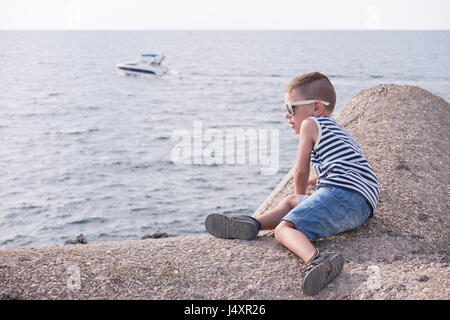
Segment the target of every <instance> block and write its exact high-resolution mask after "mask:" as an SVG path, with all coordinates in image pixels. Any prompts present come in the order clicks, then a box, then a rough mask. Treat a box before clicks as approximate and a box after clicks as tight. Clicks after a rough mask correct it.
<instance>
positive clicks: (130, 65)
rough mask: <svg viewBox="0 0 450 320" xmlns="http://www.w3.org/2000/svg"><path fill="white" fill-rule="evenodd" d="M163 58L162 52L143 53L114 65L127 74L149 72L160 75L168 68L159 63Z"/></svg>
mask: <svg viewBox="0 0 450 320" xmlns="http://www.w3.org/2000/svg"><path fill="white" fill-rule="evenodd" d="M164 58H165V56H164V54H154V53H145V54H142V55H141V58H140V59H138V60H136V61H133V62H122V63H118V64H116V67H117V68H119V69H120V70H122V71H123V72H125V73H126V74H127V75H143V74H144V75H146V74H147V75H148V74H151V75H157V76H162V75H164V74H166V73H167V72H168V69H167V68H166V67H164V66H162V65H161V62H162V61H163V60H164Z"/></svg>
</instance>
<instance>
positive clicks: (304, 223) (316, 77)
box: [205, 72, 380, 295]
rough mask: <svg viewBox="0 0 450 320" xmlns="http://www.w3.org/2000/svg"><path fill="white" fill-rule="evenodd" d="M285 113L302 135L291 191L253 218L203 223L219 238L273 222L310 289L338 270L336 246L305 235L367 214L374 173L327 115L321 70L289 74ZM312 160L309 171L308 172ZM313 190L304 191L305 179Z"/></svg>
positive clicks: (331, 95) (329, 98) (330, 95)
mask: <svg viewBox="0 0 450 320" xmlns="http://www.w3.org/2000/svg"><path fill="white" fill-rule="evenodd" d="M285 102H286V111H287V113H286V114H285V118H286V119H287V120H288V121H289V123H290V124H291V127H292V129H293V130H294V132H295V133H296V134H298V135H299V136H300V142H299V145H298V151H297V160H296V164H295V171H294V185H295V193H294V194H292V195H290V196H287V197H286V198H284V199H283V201H281V203H280V204H279V205H278V206H277V207H276V208H274V209H273V210H271V211H269V212H267V213H265V214H263V215H260V216H258V217H256V218H253V217H251V216H237V217H227V216H224V215H221V214H210V215H209V216H208V217H207V218H206V221H205V226H206V230H207V231H208V232H209V233H210V234H212V235H214V236H216V237H220V238H226V239H230V238H231V239H248V240H249V239H253V238H255V237H256V235H257V234H258V232H259V230H271V229H275V239H276V240H277V241H278V242H279V243H281V244H282V245H284V246H285V247H287V248H288V249H289V250H291V251H292V252H294V253H295V254H296V255H297V256H299V257H300V258H301V259H302V260H303V261H304V262H305V263H306V264H307V267H306V270H305V273H304V278H303V293H304V294H306V295H315V294H316V293H318V292H319V291H320V290H321V289H322V288H323V287H325V286H326V285H327V284H328V283H329V282H330V281H331V280H332V279H334V278H335V277H336V276H337V275H338V274H339V273H340V271H341V270H342V267H343V265H344V258H343V257H342V255H341V254H340V253H326V254H322V253H319V250H317V249H316V248H315V247H314V246H313V245H312V243H311V242H310V240H316V239H319V238H325V237H328V236H331V235H334V234H337V233H341V232H343V231H346V230H351V229H354V228H356V227H358V226H359V225H361V224H362V223H364V221H365V220H366V219H367V218H369V217H371V216H372V215H373V212H374V211H375V208H376V203H377V201H378V196H379V192H380V190H379V186H378V180H377V177H376V176H375V173H374V172H373V170H372V168H371V166H370V165H369V163H368V162H367V160H366V159H365V158H364V156H363V155H362V152H361V149H360V146H359V145H358V143H357V142H356V141H355V140H354V139H353V138H352V137H351V136H350V134H349V133H348V132H347V131H346V130H345V129H344V128H343V127H342V126H341V125H340V124H338V123H337V122H336V120H334V119H333V118H332V117H331V114H332V113H333V109H334V105H335V103H336V93H335V91H334V88H333V85H332V84H331V82H330V80H329V79H328V78H327V77H326V76H325V75H323V74H321V73H319V72H312V73H308V74H304V75H302V76H300V77H297V78H295V79H293V80H292V81H291V82H290V83H289V85H288V86H287V88H286V92H285ZM310 164H311V165H312V167H313V168H314V171H315V174H313V173H311V175H310V172H309V171H310ZM309 184H311V185H314V184H316V191H315V192H314V193H312V195H310V196H307V195H306V187H307V185H309Z"/></svg>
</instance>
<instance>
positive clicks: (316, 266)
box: [303, 253, 344, 296]
mask: <svg viewBox="0 0 450 320" xmlns="http://www.w3.org/2000/svg"><path fill="white" fill-rule="evenodd" d="M343 266H344V257H343V256H342V254H340V253H323V254H318V255H317V256H316V257H313V258H312V259H311V260H310V261H309V262H308V264H307V266H306V270H305V272H304V277H303V294H305V295H308V296H313V295H315V294H317V293H318V292H319V291H320V290H322V288H323V287H325V286H326V285H327V284H328V283H329V282H330V281H331V280H333V279H334V278H335V277H336V276H337V275H338V274H339V273H340V272H341V270H342V267H343Z"/></svg>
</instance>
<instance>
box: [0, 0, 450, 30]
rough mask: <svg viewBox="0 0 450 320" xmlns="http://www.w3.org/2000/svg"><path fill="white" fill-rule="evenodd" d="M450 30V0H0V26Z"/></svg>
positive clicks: (5, 28)
mask: <svg viewBox="0 0 450 320" xmlns="http://www.w3.org/2000/svg"><path fill="white" fill-rule="evenodd" d="M80 29H81V30H117V29H121V30H135V29H138V30H143V29H145V30H147V29H148V30H161V29H164V30H174V29H177V30H197V29H200V30H216V29H225V30H236V29H237V30H261V29H265V30H285V29H288V30H311V29H313V30H367V29H369V30H378V29H381V30H436V29H439V30H450V0H309V1H303V0H271V1H266V0H184V1H183V0H157V1H156V0H0V30H80Z"/></svg>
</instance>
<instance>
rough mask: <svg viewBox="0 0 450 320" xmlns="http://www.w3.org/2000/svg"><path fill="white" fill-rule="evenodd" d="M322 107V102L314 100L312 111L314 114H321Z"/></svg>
mask: <svg viewBox="0 0 450 320" xmlns="http://www.w3.org/2000/svg"><path fill="white" fill-rule="evenodd" d="M323 108H324V106H323V104H322V102H319V101H316V102H314V113H315V114H317V115H319V114H322V113H323Z"/></svg>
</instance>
